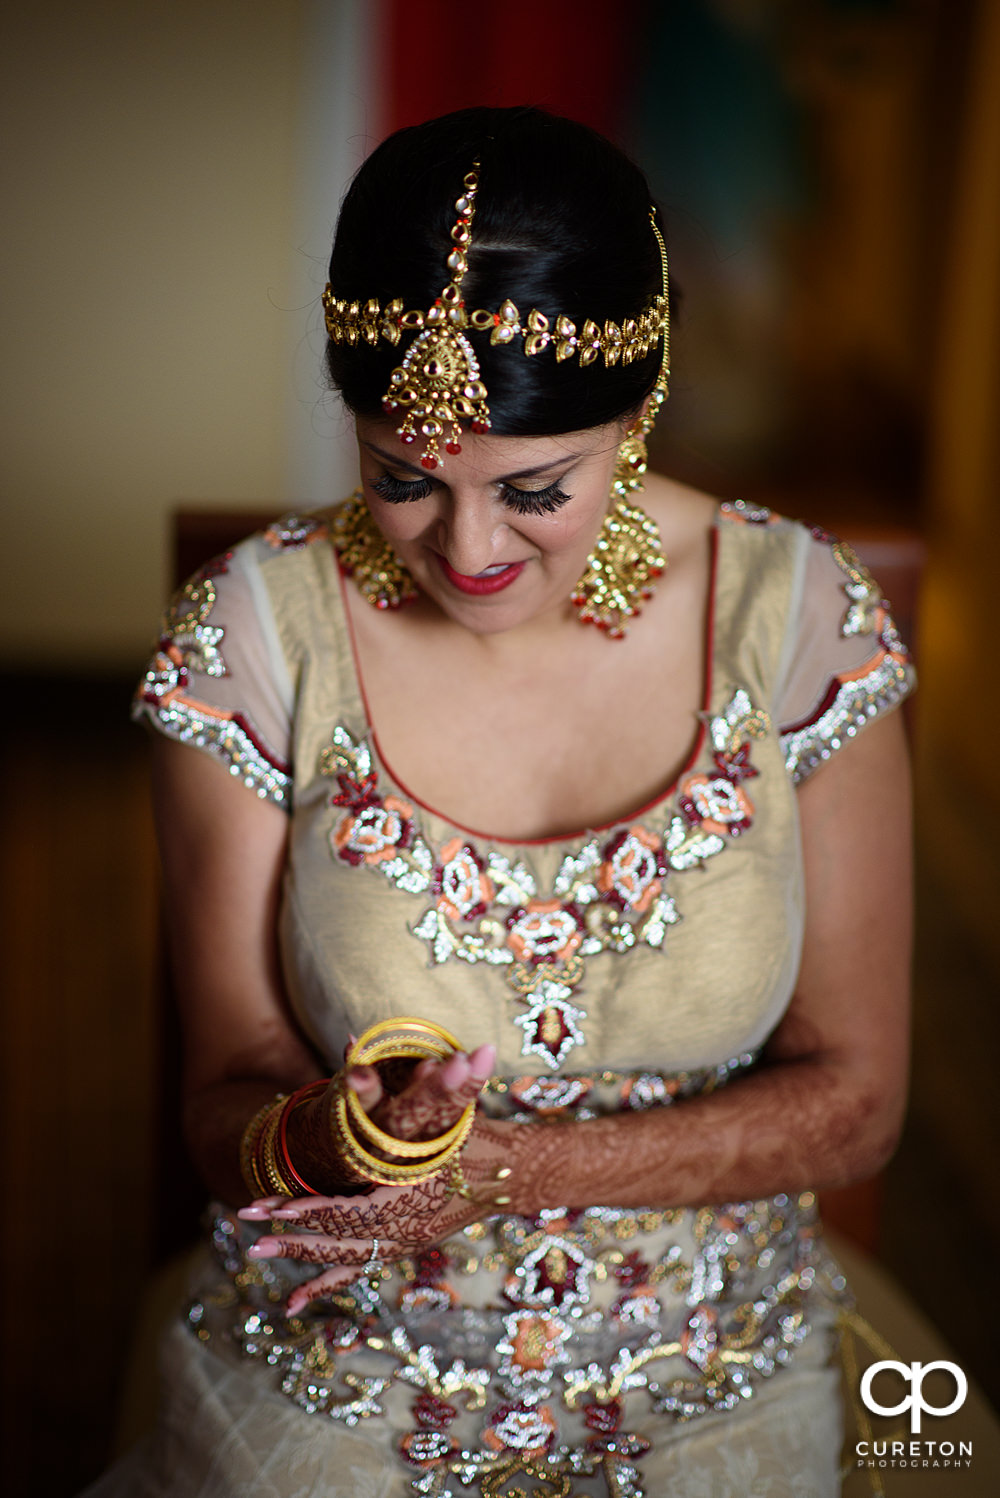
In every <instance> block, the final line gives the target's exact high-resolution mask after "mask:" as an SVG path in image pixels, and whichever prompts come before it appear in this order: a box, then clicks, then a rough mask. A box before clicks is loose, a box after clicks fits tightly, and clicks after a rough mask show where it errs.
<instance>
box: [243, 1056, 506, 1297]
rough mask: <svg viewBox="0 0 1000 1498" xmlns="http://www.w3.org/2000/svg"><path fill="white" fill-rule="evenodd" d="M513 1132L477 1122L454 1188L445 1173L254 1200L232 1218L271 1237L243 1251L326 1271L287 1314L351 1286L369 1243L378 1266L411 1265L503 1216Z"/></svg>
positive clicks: (300, 1289) (299, 1291) (302, 1290)
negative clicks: (266, 1224)
mask: <svg viewBox="0 0 1000 1498" xmlns="http://www.w3.org/2000/svg"><path fill="white" fill-rule="evenodd" d="M473 1055H475V1053H473ZM451 1059H452V1060H455V1059H456V1058H454V1057H452V1058H451ZM469 1059H470V1060H471V1059H472V1058H469ZM400 1096H401V1097H402V1094H400ZM383 1127H384V1125H383ZM516 1128H517V1126H516V1125H513V1124H509V1123H498V1122H495V1121H493V1120H490V1119H485V1118H483V1117H479V1118H477V1119H476V1122H475V1124H474V1126H473V1129H472V1133H471V1134H470V1136H469V1139H468V1141H467V1143H466V1145H465V1148H464V1150H463V1151H462V1155H461V1157H460V1158H461V1171H462V1173H461V1177H460V1178H459V1179H458V1180H457V1181H456V1179H455V1177H454V1176H453V1174H452V1172H451V1171H450V1170H449V1169H448V1168H446V1169H445V1170H444V1171H442V1172H441V1173H440V1174H439V1175H437V1176H433V1177H432V1178H431V1179H430V1180H428V1181H420V1182H418V1183H417V1184H415V1185H411V1186H378V1187H376V1188H375V1189H374V1190H373V1191H372V1192H371V1193H370V1195H367V1196H309V1197H302V1198H300V1199H298V1200H297V1201H291V1202H289V1201H286V1200H285V1198H283V1197H277V1196H271V1197H264V1198H262V1199H260V1200H258V1201H255V1202H253V1203H252V1204H251V1206H249V1207H244V1208H242V1209H241V1211H240V1213H239V1216H240V1217H241V1218H243V1219H244V1221H248V1222H261V1221H266V1220H268V1219H270V1221H271V1222H272V1223H274V1224H275V1228H276V1231H275V1232H274V1233H273V1234H269V1235H267V1236H265V1237H263V1238H259V1239H258V1240H257V1242H256V1243H254V1244H253V1245H252V1246H251V1247H250V1248H249V1249H248V1251H247V1252H248V1254H249V1256H250V1257H251V1258H253V1259H277V1258H282V1259H295V1260H297V1261H298V1262H299V1263H303V1264H318V1265H322V1266H327V1267H325V1268H324V1269H323V1272H322V1273H320V1274H318V1275H316V1276H315V1278H313V1279H311V1280H308V1281H307V1282H306V1283H305V1284H302V1285H299V1286H297V1287H296V1289H295V1290H294V1291H293V1292H292V1294H291V1295H290V1296H289V1299H288V1313H289V1315H297V1314H298V1313H299V1312H300V1311H302V1310H303V1309H304V1308H305V1307H306V1306H307V1305H308V1304H309V1303H310V1301H313V1300H316V1299H318V1298H319V1297H321V1296H324V1295H330V1294H332V1293H333V1292H334V1291H335V1290H337V1289H340V1288H341V1287H342V1286H344V1285H347V1284H349V1283H350V1282H351V1281H352V1280H355V1279H357V1278H358V1276H359V1274H360V1272H361V1270H362V1269H363V1268H364V1266H365V1264H367V1263H368V1262H369V1260H371V1258H372V1257H373V1247H374V1244H375V1241H376V1240H377V1241H378V1247H377V1250H376V1251H375V1254H374V1257H375V1258H376V1260H378V1261H379V1262H393V1261H394V1260H396V1259H403V1258H410V1257H412V1256H413V1255H415V1254H419V1253H420V1252H422V1250H424V1249H426V1248H429V1247H431V1246H432V1245H433V1244H435V1243H439V1242H440V1241H441V1240H442V1239H444V1238H448V1237H450V1236H451V1235H452V1234H453V1233H456V1232H458V1231H459V1230H460V1229H461V1228H463V1227H465V1226H467V1224H468V1223H470V1222H475V1221H477V1220H478V1219H480V1218H482V1217H486V1216H489V1215H491V1213H492V1212H493V1211H495V1210H497V1209H498V1208H499V1209H503V1208H504V1207H505V1206H506V1203H507V1201H508V1199H509V1198H508V1193H507V1192H506V1191H505V1189H504V1187H505V1180H506V1176H507V1174H508V1173H509V1171H510V1166H509V1165H508V1163H507V1162H508V1160H509V1158H510V1153H511V1146H512V1144H513V1141H514V1136H513V1133H512V1131H515V1130H516ZM458 1188H460V1189H458ZM286 1225H287V1227H286Z"/></svg>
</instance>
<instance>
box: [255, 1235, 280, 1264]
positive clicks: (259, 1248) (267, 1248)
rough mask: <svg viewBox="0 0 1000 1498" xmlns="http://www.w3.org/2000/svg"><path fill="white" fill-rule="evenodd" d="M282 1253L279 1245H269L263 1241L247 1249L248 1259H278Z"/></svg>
mask: <svg viewBox="0 0 1000 1498" xmlns="http://www.w3.org/2000/svg"><path fill="white" fill-rule="evenodd" d="M280 1253H281V1245H280V1244H279V1243H268V1242H266V1241H265V1240H264V1239H261V1240H260V1242H259V1243H251V1245H250V1247H249V1248H248V1249H247V1258H248V1259H276V1258H277V1257H278V1255H279V1254H280Z"/></svg>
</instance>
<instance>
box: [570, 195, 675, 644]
mask: <svg viewBox="0 0 1000 1498" xmlns="http://www.w3.org/2000/svg"><path fill="white" fill-rule="evenodd" d="M649 219H650V223H651V224H652V228H653V233H654V234H655V235H656V242H657V244H658V245H659V249H660V263H661V267H662V272H663V306H664V309H665V310H664V314H663V358H662V361H661V363H660V372H659V374H658V375H657V377H656V384H655V385H654V386H653V390H652V394H651V395H650V397H649V400H648V401H647V402H646V406H645V408H644V410H643V411H642V414H641V415H640V416H639V417H638V418H637V420H636V421H635V422H634V424H633V425H632V426H631V427H630V428H629V430H628V431H627V432H626V433H625V436H624V437H623V438H622V441H621V443H620V444H619V447H618V453H617V455H616V457H615V471H614V478H613V479H612V481H611V508H610V509H609V510H608V513H607V514H606V515H605V517H604V521H603V524H602V525H601V529H600V532H599V533H598V537H597V541H596V542H595V544H594V549H593V551H592V552H591V553H590V555H589V557H588V558H587V565H586V568H585V569H584V573H583V576H582V577H581V579H580V581H579V582H578V583H577V585H576V591H575V592H574V593H573V596H572V598H571V600H570V601H571V603H572V604H573V607H574V608H575V609H576V611H577V615H578V617H579V619H580V622H581V624H595V625H596V626H597V628H598V629H602V630H605V631H606V632H607V634H608V637H609V639H612V640H621V639H624V637H625V632H626V629H627V628H628V621H629V620H630V619H634V618H635V617H636V615H637V614H640V613H641V612H642V605H643V604H644V603H647V602H648V601H649V599H650V598H652V596H653V592H654V588H655V583H656V579H657V578H658V577H660V576H662V574H663V572H664V571H665V570H666V566H667V559H666V557H665V556H664V554H663V548H662V546H661V543H660V529H659V526H658V525H657V524H656V521H655V520H653V519H652V518H651V517H650V516H649V515H647V514H646V512H645V510H643V509H640V508H639V506H638V505H630V504H628V503H627V500H628V496H629V495H630V494H636V493H640V492H641V491H642V487H643V483H642V481H643V477H644V475H645V473H646V466H647V463H648V461H649V453H648V451H647V448H646V438H647V437H648V436H649V434H650V432H651V431H652V430H653V425H654V423H655V421H656V418H657V416H658V415H659V414H660V410H661V408H662V406H663V403H664V401H665V400H666V398H667V396H668V394H669V382H670V311H669V302H668V301H667V289H668V279H667V249H666V245H665V244H664V243H663V236H662V234H661V233H660V228H659V225H658V224H657V222H656V217H655V214H654V212H653V210H652V209H651V210H650V215H649Z"/></svg>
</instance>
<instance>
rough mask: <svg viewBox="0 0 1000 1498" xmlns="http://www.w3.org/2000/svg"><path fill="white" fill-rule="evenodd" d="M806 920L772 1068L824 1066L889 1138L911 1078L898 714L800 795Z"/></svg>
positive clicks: (908, 898)
mask: <svg viewBox="0 0 1000 1498" xmlns="http://www.w3.org/2000/svg"><path fill="white" fill-rule="evenodd" d="M797 794H798V798H799V812H800V819H801V828H802V847H803V858H804V875H805V897H806V920H805V936H804V944H803V952H802V963H801V968H800V972H799V979H798V983H797V985H796V991H795V995H794V997H793V999H792V1003H791V1004H790V1006H789V1009H788V1011H787V1013H786V1015H785V1017H784V1019H783V1020H782V1022H781V1023H780V1025H779V1026H778V1028H777V1030H776V1031H775V1032H774V1034H773V1036H772V1037H771V1041H770V1042H769V1046H768V1053H769V1055H770V1056H771V1057H772V1058H773V1059H776V1060H792V1059H800V1058H803V1057H809V1058H810V1059H814V1060H819V1061H821V1062H823V1063H824V1064H826V1065H828V1066H829V1067H831V1068H833V1069H834V1070H835V1071H836V1073H837V1074H838V1078H839V1080H840V1081H841V1083H842V1085H843V1087H844V1088H845V1089H846V1091H847V1094H848V1095H849V1096H850V1097H851V1098H853V1100H854V1101H855V1103H856V1104H858V1105H859V1106H860V1107H861V1108H862V1109H863V1113H859V1117H860V1116H867V1117H868V1118H870V1119H871V1120H873V1128H874V1129H875V1130H876V1132H877V1131H878V1130H879V1129H882V1130H884V1131H885V1132H886V1134H887V1135H888V1136H892V1135H894V1133H895V1132H896V1131H897V1130H898V1127H899V1124H900V1121H901V1118H902V1111H903V1105H904V1101H905V1094H906V1082H907V1070H908V1054H909V1049H908V1036H909V998H910V943H911V932H912V913H911V912H912V886H911V827H910V776H909V766H908V755H907V746H906V740H905V735H904V728H903V721H902V714H901V713H898V712H893V713H889V714H887V715H885V716H884V717H882V718H880V719H879V720H878V721H877V722H875V723H873V724H871V725H870V726H869V727H868V728H866V729H865V731H864V732H863V733H861V734H859V735H858V736H857V737H856V738H854V739H853V740H851V741H850V742H849V743H848V744H845V745H844V747H843V749H841V750H840V751H839V752H838V753H836V754H835V755H834V756H833V757H832V759H831V760H830V761H829V762H828V763H826V764H825V765H823V766H822V767H821V768H820V769H819V770H817V771H816V773H815V774H814V775H812V776H811V778H810V779H808V780H807V781H805V783H804V784H803V785H802V786H801V788H800V789H799V791H798V793H797Z"/></svg>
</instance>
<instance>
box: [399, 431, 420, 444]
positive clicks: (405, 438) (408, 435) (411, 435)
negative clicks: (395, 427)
mask: <svg viewBox="0 0 1000 1498" xmlns="http://www.w3.org/2000/svg"><path fill="white" fill-rule="evenodd" d="M399 440H400V442H405V443H407V445H409V443H411V442H416V440H417V434H416V432H400V434H399Z"/></svg>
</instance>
